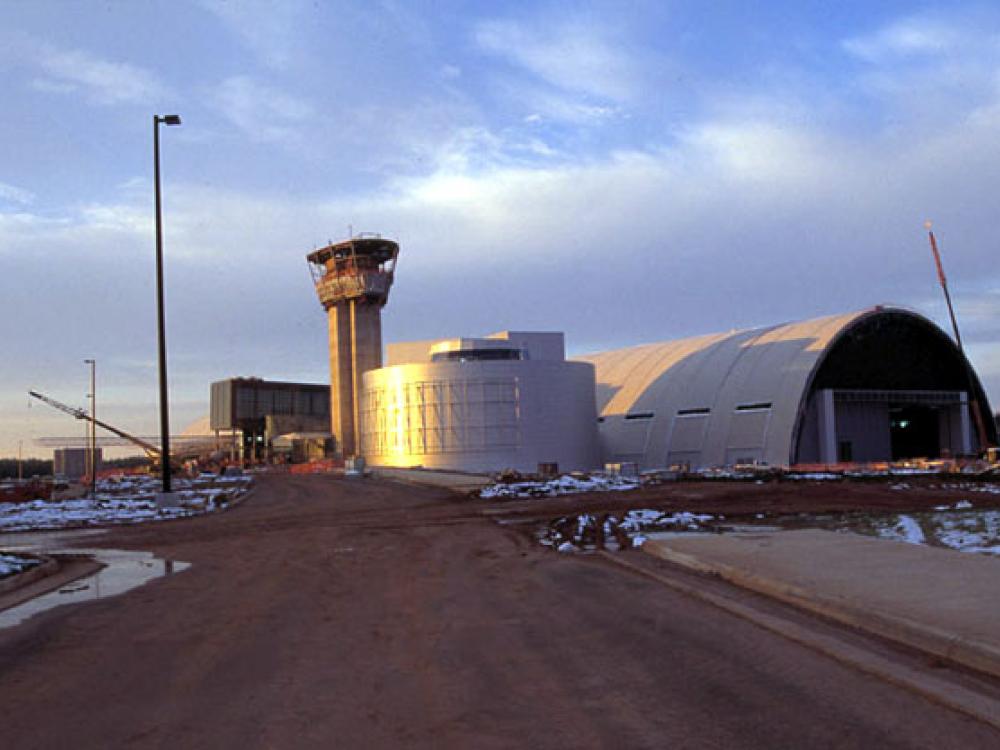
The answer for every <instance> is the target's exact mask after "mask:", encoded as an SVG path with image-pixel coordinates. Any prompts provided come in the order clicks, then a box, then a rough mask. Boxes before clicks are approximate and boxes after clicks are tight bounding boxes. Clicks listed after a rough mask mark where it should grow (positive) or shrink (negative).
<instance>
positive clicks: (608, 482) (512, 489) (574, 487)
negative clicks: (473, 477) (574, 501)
mask: <svg viewBox="0 0 1000 750" xmlns="http://www.w3.org/2000/svg"><path fill="white" fill-rule="evenodd" d="M640 486H641V482H640V481H639V479H638V478H635V477H623V476H618V475H615V474H589V475H580V476H571V475H569V474H564V475H563V476H561V477H558V478H556V479H549V480H548V481H537V482H510V483H504V482H498V483H497V484H491V485H490V486H489V487H484V488H483V489H482V490H481V491H480V492H479V497H481V498H483V499H484V500H492V499H494V498H517V497H555V496H557V495H575V494H577V493H579V492H607V491H609V490H634V489H638V488H639V487H640Z"/></svg>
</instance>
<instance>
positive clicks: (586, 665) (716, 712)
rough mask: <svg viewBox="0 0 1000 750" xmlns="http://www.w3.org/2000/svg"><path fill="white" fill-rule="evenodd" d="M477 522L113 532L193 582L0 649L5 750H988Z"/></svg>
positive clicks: (298, 489) (321, 502)
mask: <svg viewBox="0 0 1000 750" xmlns="http://www.w3.org/2000/svg"><path fill="white" fill-rule="evenodd" d="M479 510H480V506H479V505H477V504H475V503H471V502H469V501H463V500H457V499H454V498H453V497H451V496H449V495H448V494H446V493H445V492H443V491H439V490H431V489H421V488H412V487H406V486H403V485H398V484H392V483H388V482H375V481H365V482H346V481H343V480H339V481H338V480H334V479H330V478H327V477H272V478H265V479H264V480H263V481H262V483H261V486H260V487H259V489H258V490H257V491H256V492H255V494H254V495H253V496H252V497H251V499H250V500H248V501H247V502H246V503H245V504H244V505H242V506H241V507H239V508H237V509H234V510H233V511H231V512H229V513H226V514H223V515H219V516H214V517H206V518H201V519H197V520H190V521H180V522H170V523H164V524H159V525H150V526H143V527H131V528H121V529H117V530H114V531H112V532H111V533H109V534H108V535H107V536H106V537H102V538H101V540H100V546H105V547H116V548H136V549H143V550H151V551H153V552H155V553H156V554H157V555H159V556H161V557H168V558H172V559H176V560H185V561H188V562H191V563H193V566H192V568H191V569H189V570H187V571H185V572H183V573H179V574H176V575H174V576H171V577H168V578H164V579H160V580H158V581H155V582H153V583H151V584H148V585H147V586H144V587H142V588H139V589H136V590H133V591H132V592H129V593H127V594H124V595H122V596H120V597H116V598H112V599H107V600H103V601H99V602H94V603H90V604H85V605H80V606H74V607H64V608H60V609H56V610H52V611H50V612H48V613H46V614H44V615H41V616H39V617H37V618H35V619H33V620H30V621H28V622H26V623H23V624H22V625H19V626H17V627H15V628H11V629H8V630H4V631H0V744H2V745H3V746H4V747H10V748H36V747H37V748H68V747H74V748H111V747H115V748H117V747H156V748H240V749H241V750H249V749H250V748H309V747H323V748H333V747H336V748H381V747H386V748H389V747H433V748H509V747H526V748H545V747H553V748H555V747H558V748H567V747H572V748H578V747H605V748H644V747H649V748H654V747H656V748H662V747H671V748H743V747H746V748H779V747H795V748H826V747H830V748H832V747H838V748H875V747H877V748H904V747H906V748H910V747H926V748H937V749H940V748H949V747H962V748H993V747H998V746H1000V734H998V733H997V732H996V731H995V730H992V729H990V728H989V727H987V726H985V725H982V724H978V723H976V722H975V721H973V720H970V719H966V718H964V717H962V716H961V715H959V714H957V713H954V712H951V711H949V710H947V709H944V708H940V707H938V706H936V705H934V704H931V703H930V702H928V701H926V700H924V699H922V698H919V697H917V696H915V695H913V694H911V693H908V692H905V691H903V690H900V689H898V688H895V687H893V686H890V685H888V684H884V683H881V682H879V681H878V680H876V679H874V678H871V677H867V676H865V675H862V674H860V673H858V672H856V671H853V670H852V669H849V668H847V667H844V666H841V665H839V664H838V663H836V662H834V661H833V660H831V659H829V658H827V657H824V656H821V655H819V654H816V653H813V652H812V651H809V650H807V649H804V648H802V647H800V646H797V645H795V644H793V643H791V642H789V641H786V640H784V639H782V638H780V637H778V636H775V635H773V634H770V633H768V632H765V631H763V630H761V629H759V628H757V627H755V626H753V625H750V624H749V623H747V622H745V621H743V620H740V619H737V618H735V617H733V616H731V615H728V614H726V613H724V612H722V611H720V610H717V609H714V608H712V607H711V606H709V605H706V604H703V603H701V602H699V601H696V600H693V599H690V598H687V597H685V596H682V595H680V594H677V593H674V592H672V591H671V590H669V589H667V588H665V587H663V586H661V585H659V584H657V583H655V582H653V581H650V580H647V579H644V578H641V577H638V576H634V575H631V574H629V573H628V572H626V571H623V570H620V569H619V568H617V567H615V566H612V565H610V564H608V563H607V562H604V561H602V560H601V559H600V558H598V557H592V556H575V555H558V554H555V553H553V552H550V551H547V550H545V549H542V548H541V547H540V546H538V545H536V544H533V543H532V542H531V541H530V540H529V539H528V538H527V537H526V536H525V535H523V534H521V533H518V532H516V531H514V530H513V529H512V528H511V527H501V526H498V525H497V524H495V523H494V522H492V521H491V520H489V519H486V518H484V517H483V516H482V515H481V514H480V513H479ZM94 543H95V542H94V540H93V539H91V540H88V544H90V545H94Z"/></svg>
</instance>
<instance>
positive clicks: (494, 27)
mask: <svg viewBox="0 0 1000 750" xmlns="http://www.w3.org/2000/svg"><path fill="white" fill-rule="evenodd" d="M474 38H475V41H476V43H477V44H478V45H479V46H480V48H481V49H482V50H484V51H485V52H487V53H489V54H491V55H494V56H497V57H501V58H503V59H505V60H507V61H508V62H510V63H511V64H512V65H514V66H516V67H518V68H520V69H522V70H524V71H526V72H528V73H529V74H531V75H532V76H534V77H535V78H537V79H538V80H540V81H543V82H544V83H546V84H547V85H549V86H552V87H554V88H556V89H559V90H562V91H567V92H574V93H577V94H584V95H589V96H593V97H596V98H599V99H602V100H607V101H612V102H627V101H629V100H631V99H633V98H634V97H635V96H636V95H637V92H638V87H637V83H638V81H637V70H636V67H635V63H634V62H633V60H632V58H631V57H630V56H629V55H628V54H626V53H625V51H624V49H625V48H624V46H623V45H621V44H620V43H617V42H616V41H615V40H613V39H611V38H609V37H608V34H607V32H606V31H604V30H603V29H602V28H601V27H599V26H597V25H596V24H593V25H592V24H587V23H584V22H582V21H570V22H564V23H561V24H558V25H542V24H538V25H531V26H529V25H527V24H523V23H518V22H515V21H483V22H481V23H480V24H478V25H477V27H476V29H475V32H474Z"/></svg>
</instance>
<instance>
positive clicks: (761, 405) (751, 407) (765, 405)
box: [736, 401, 771, 411]
mask: <svg viewBox="0 0 1000 750" xmlns="http://www.w3.org/2000/svg"><path fill="white" fill-rule="evenodd" d="M770 408H771V402H770V401H758V402H756V403H753V404H740V405H739V406H737V407H736V411H762V410H763V409H770Z"/></svg>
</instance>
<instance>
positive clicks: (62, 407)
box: [28, 391, 161, 464]
mask: <svg viewBox="0 0 1000 750" xmlns="http://www.w3.org/2000/svg"><path fill="white" fill-rule="evenodd" d="M28 395H29V396H31V397H32V398H37V399H38V400H39V401H41V402H43V403H46V404H48V405H49V406H51V407H52V408H53V409H58V410H59V411H61V412H64V413H66V414H69V415H70V416H71V417H74V418H75V419H83V420H85V421H87V422H91V423H93V424H94V425H96V426H97V427H100V428H102V429H105V430H107V431H108V432H110V433H112V434H114V435H117V436H118V437H120V438H124V439H125V440H128V441H129V442H130V443H134V444H135V445H138V446H139V447H140V448H142V449H143V451H145V452H146V455H147V456H148V457H149V460H150V461H152V462H153V463H154V464H157V463H159V461H160V454H161V451H160V449H159V448H158V447H156V446H155V445H153V444H152V443H149V442H146V441H145V440H143V439H142V438H138V437H136V436H135V435H130V434H129V433H127V432H125V430H120V429H118V428H117V427H114V426H112V425H109V424H108V423H107V422H102V421H101V420H99V419H94V418H93V417H91V416H90V415H89V414H88V413H87V411H86V410H85V409H80V408H75V409H74V408H73V407H72V406H67V405H66V404H64V403H62V402H61V401H56V400H55V399H54V398H51V397H50V396H46V395H45V394H43V393H39V392H38V391H28Z"/></svg>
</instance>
